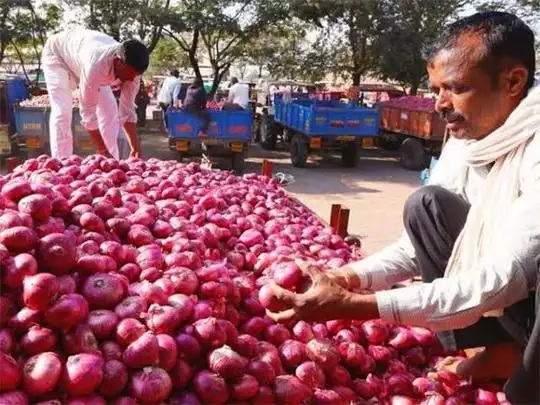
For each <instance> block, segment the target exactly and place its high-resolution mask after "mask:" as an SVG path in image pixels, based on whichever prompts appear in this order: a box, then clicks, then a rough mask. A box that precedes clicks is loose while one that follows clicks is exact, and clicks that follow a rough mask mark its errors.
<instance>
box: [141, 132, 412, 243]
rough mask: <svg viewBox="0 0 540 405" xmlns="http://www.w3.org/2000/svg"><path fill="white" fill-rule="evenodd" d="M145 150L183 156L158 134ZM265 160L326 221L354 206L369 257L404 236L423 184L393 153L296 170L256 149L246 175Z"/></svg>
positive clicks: (280, 155)
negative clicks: (406, 217) (405, 218)
mask: <svg viewBox="0 0 540 405" xmlns="http://www.w3.org/2000/svg"><path fill="white" fill-rule="evenodd" d="M143 150H144V151H145V155H146V156H156V157H159V158H162V159H176V158H177V155H176V153H175V152H171V151H169V150H168V146H167V140H166V138H165V137H164V135H160V134H158V133H148V134H146V135H144V136H143ZM263 159H269V160H271V161H272V163H273V171H274V173H276V172H283V173H288V174H291V175H293V176H294V178H295V181H294V183H293V184H290V185H288V186H287V189H288V190H289V191H290V192H291V193H292V194H293V195H295V196H296V197H298V199H299V200H300V201H302V202H303V203H304V204H306V205H307V206H308V207H310V208H311V209H312V210H313V211H315V212H316V213H317V214H318V215H319V216H321V217H322V218H324V219H326V220H327V219H329V216H330V207H331V205H332V204H335V203H340V204H344V205H346V206H348V207H349V208H350V210H351V214H350V222H349V232H350V233H351V234H356V235H359V236H360V237H361V239H362V243H363V247H364V251H365V252H366V253H374V252H376V251H377V250H379V249H381V248H383V247H384V246H386V245H387V244H389V243H391V242H393V241H394V240H395V239H396V238H397V237H399V234H400V232H401V229H402V225H401V212H402V207H403V203H404V201H405V199H406V198H407V196H408V195H409V194H410V193H411V192H412V191H413V190H414V189H415V188H417V187H418V186H419V175H418V172H411V171H407V170H404V169H402V168H401V167H400V166H399V164H398V163H397V158H396V155H395V153H393V152H387V151H379V150H372V151H364V152H363V153H362V155H361V156H360V161H359V163H358V166H357V167H355V168H352V169H349V168H343V167H341V165H340V161H339V159H338V158H337V157H334V158H332V157H325V158H324V159H320V158H315V159H313V160H311V161H310V162H309V165H308V167H306V168H295V167H293V166H292V165H291V164H290V159H289V155H288V153H287V151H285V150H278V151H274V152H267V151H263V150H261V149H259V148H258V147H257V146H253V147H252V148H251V149H250V151H249V158H248V162H247V165H246V171H260V170H261V162H262V160H263ZM218 166H219V167H222V168H224V169H228V168H230V166H229V165H228V162H218Z"/></svg>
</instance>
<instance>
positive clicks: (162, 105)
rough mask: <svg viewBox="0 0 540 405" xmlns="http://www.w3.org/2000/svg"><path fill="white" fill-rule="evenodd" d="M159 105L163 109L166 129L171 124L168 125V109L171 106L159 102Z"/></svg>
mask: <svg viewBox="0 0 540 405" xmlns="http://www.w3.org/2000/svg"><path fill="white" fill-rule="evenodd" d="M159 106H160V108H161V111H163V126H164V127H165V129H168V128H169V126H168V125H167V109H168V108H169V104H165V103H162V102H161V101H160V102H159Z"/></svg>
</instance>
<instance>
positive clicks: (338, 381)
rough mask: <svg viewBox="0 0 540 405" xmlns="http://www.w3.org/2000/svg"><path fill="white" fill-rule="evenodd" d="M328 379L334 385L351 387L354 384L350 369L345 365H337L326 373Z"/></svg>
mask: <svg viewBox="0 0 540 405" xmlns="http://www.w3.org/2000/svg"><path fill="white" fill-rule="evenodd" d="M326 377H327V380H328V382H329V383H330V384H332V386H345V387H349V386H350V385H351V384H352V378H351V375H350V373H349V371H348V370H347V369H346V368H345V367H343V366H336V367H334V368H333V369H332V370H329V371H328V372H327V374H326Z"/></svg>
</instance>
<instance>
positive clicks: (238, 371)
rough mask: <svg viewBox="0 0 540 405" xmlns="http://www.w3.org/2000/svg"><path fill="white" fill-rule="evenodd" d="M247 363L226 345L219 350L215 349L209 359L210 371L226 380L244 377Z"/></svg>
mask: <svg viewBox="0 0 540 405" xmlns="http://www.w3.org/2000/svg"><path fill="white" fill-rule="evenodd" d="M247 362H248V361H247V359H245V358H244V357H242V356H240V355H239V354H238V353H236V352H235V351H234V350H232V349H231V348H230V347H229V346H226V345H225V346H223V347H221V348H219V349H215V350H214V351H212V353H210V356H209V357H208V365H209V368H210V370H212V371H213V372H215V373H217V374H219V375H221V376H223V377H225V378H232V377H239V376H240V375H242V374H243V372H244V369H245V367H246V365H247Z"/></svg>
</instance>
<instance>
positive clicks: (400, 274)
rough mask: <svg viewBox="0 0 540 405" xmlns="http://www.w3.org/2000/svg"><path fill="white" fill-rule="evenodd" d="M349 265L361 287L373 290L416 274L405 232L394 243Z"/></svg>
mask: <svg viewBox="0 0 540 405" xmlns="http://www.w3.org/2000/svg"><path fill="white" fill-rule="evenodd" d="M349 267H351V268H352V269H353V270H354V272H355V273H356V274H357V275H358V277H359V279H360V286H361V288H365V289H369V290H375V291H377V290H383V289H385V288H390V287H392V286H393V285H394V284H396V283H398V282H400V281H404V280H408V279H411V278H413V277H414V276H416V275H418V269H417V266H416V262H415V254H414V248H413V246H412V244H411V241H410V239H409V237H408V236H407V234H406V233H405V232H404V233H403V235H402V236H401V238H400V239H399V240H398V241H397V242H396V243H394V244H392V245H390V246H388V247H387V248H385V249H383V250H381V251H380V252H378V253H375V254H374V255H371V256H368V257H366V258H365V259H363V260H360V261H358V262H354V263H351V264H349Z"/></svg>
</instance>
